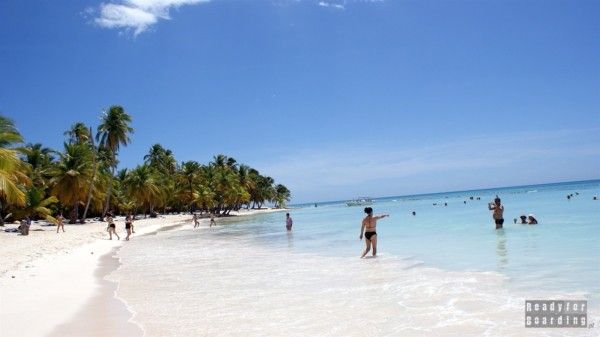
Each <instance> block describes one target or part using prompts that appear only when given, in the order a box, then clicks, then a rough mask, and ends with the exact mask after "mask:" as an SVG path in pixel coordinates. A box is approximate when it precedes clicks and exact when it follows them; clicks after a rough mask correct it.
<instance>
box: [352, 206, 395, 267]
mask: <svg viewBox="0 0 600 337" xmlns="http://www.w3.org/2000/svg"><path fill="white" fill-rule="evenodd" d="M365 213H367V216H366V217H365V218H364V219H363V221H362V226H361V228H360V237H359V238H360V240H362V238H363V232H364V234H365V243H366V245H367V247H366V248H365V251H364V253H363V254H362V255H361V256H360V257H361V258H363V257H365V255H367V253H368V252H369V250H371V245H373V257H375V256H377V232H376V227H377V220H379V219H383V218H385V217H386V216H389V215H388V214H384V215H377V216H374V215H373V209H372V208H371V207H367V208H365Z"/></svg>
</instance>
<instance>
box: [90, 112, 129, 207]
mask: <svg viewBox="0 0 600 337" xmlns="http://www.w3.org/2000/svg"><path fill="white" fill-rule="evenodd" d="M130 123H131V116H129V115H128V114H127V113H126V112H125V110H124V109H123V107H121V106H119V105H113V106H111V107H110V108H109V109H108V110H107V111H105V112H104V114H103V115H102V123H101V124H100V126H98V133H97V135H96V140H97V141H98V142H99V143H98V146H100V147H104V148H106V149H108V150H109V151H110V155H111V159H112V160H111V174H112V175H113V176H114V173H115V169H116V166H117V165H116V163H117V159H116V157H117V153H118V151H119V148H120V146H121V145H123V146H127V144H129V142H130V139H129V134H130V133H133V128H131V127H130V126H129V124H130ZM111 193H112V178H111V181H110V183H109V185H108V193H107V194H106V204H105V206H104V211H103V212H102V217H104V216H105V215H106V212H108V208H109V207H110V195H111Z"/></svg>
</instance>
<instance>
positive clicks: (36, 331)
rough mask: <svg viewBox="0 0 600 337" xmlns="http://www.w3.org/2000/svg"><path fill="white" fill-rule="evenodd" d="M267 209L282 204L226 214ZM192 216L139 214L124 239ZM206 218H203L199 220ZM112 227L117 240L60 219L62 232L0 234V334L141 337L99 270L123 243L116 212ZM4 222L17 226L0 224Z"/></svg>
mask: <svg viewBox="0 0 600 337" xmlns="http://www.w3.org/2000/svg"><path fill="white" fill-rule="evenodd" d="M272 211H281V210H272V209H263V210H241V211H240V212H232V213H231V215H236V216H246V215H252V214H256V213H262V212H272ZM191 221H192V218H191V215H189V214H182V215H167V216H161V217H159V218H155V219H151V218H148V219H140V220H138V221H136V222H135V230H136V234H134V235H133V236H132V239H131V240H135V239H136V236H140V235H143V234H146V233H150V232H152V231H155V230H157V229H160V228H163V227H168V226H174V225H175V226H176V225H179V224H183V225H186V226H190V227H191V226H193V224H192V223H191ZM208 221H209V220H208V219H202V220H201V226H208ZM219 221H220V219H217V222H219ZM116 225H117V232H118V233H119V235H120V236H121V240H116V238H113V240H112V241H111V240H108V233H107V232H106V223H103V222H89V223H87V224H85V225H79V224H77V225H65V230H66V232H65V233H63V232H60V233H58V234H57V233H56V227H54V226H43V223H34V224H33V225H32V226H31V229H30V234H29V236H21V235H20V234H16V233H6V232H2V233H0V266H1V267H0V268H1V269H0V336H1V337H14V336H20V337H27V336H32V337H34V336H35V337H39V336H48V335H56V336H106V335H108V334H110V335H111V336H135V335H136V334H139V335H140V336H141V330H139V329H137V328H136V326H135V325H133V324H131V323H127V321H128V319H129V316H130V314H129V313H128V312H127V311H126V310H124V308H125V306H124V305H123V304H122V303H120V302H119V301H118V300H116V299H115V298H114V287H116V285H115V284H112V285H111V284H110V283H108V281H104V280H103V276H102V275H106V274H107V273H108V272H110V271H112V270H114V269H116V267H117V265H116V260H114V261H110V256H111V255H112V254H111V253H112V252H114V250H115V249H117V248H118V247H120V246H122V245H124V244H127V241H125V240H124V238H125V236H126V233H125V230H124V221H123V218H122V217H117V218H116ZM11 227H16V225H12V224H7V225H6V226H5V228H4V229H6V228H11ZM107 254H108V255H107ZM111 287H113V288H111ZM86 306H92V308H86ZM93 306H96V307H93ZM86 313H88V314H89V315H90V316H87V315H86ZM76 314H77V315H78V317H75V315H76ZM110 318H113V319H110ZM73 322H76V323H77V324H73Z"/></svg>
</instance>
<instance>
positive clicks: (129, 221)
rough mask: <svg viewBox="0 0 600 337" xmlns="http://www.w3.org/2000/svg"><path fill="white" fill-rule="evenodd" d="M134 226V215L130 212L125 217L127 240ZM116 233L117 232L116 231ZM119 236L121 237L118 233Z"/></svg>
mask: <svg viewBox="0 0 600 337" xmlns="http://www.w3.org/2000/svg"><path fill="white" fill-rule="evenodd" d="M132 228H133V217H132V216H131V214H130V213H128V214H127V216H126V217H125V230H126V231H127V237H126V238H125V240H127V241H129V237H130V236H131V230H132ZM115 234H117V233H116V232H115ZM117 237H119V236H118V235H117Z"/></svg>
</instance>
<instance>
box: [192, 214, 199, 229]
mask: <svg viewBox="0 0 600 337" xmlns="http://www.w3.org/2000/svg"><path fill="white" fill-rule="evenodd" d="M192 219H194V228H196V227H199V226H200V222H198V214H196V213H194V216H193V217H192Z"/></svg>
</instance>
